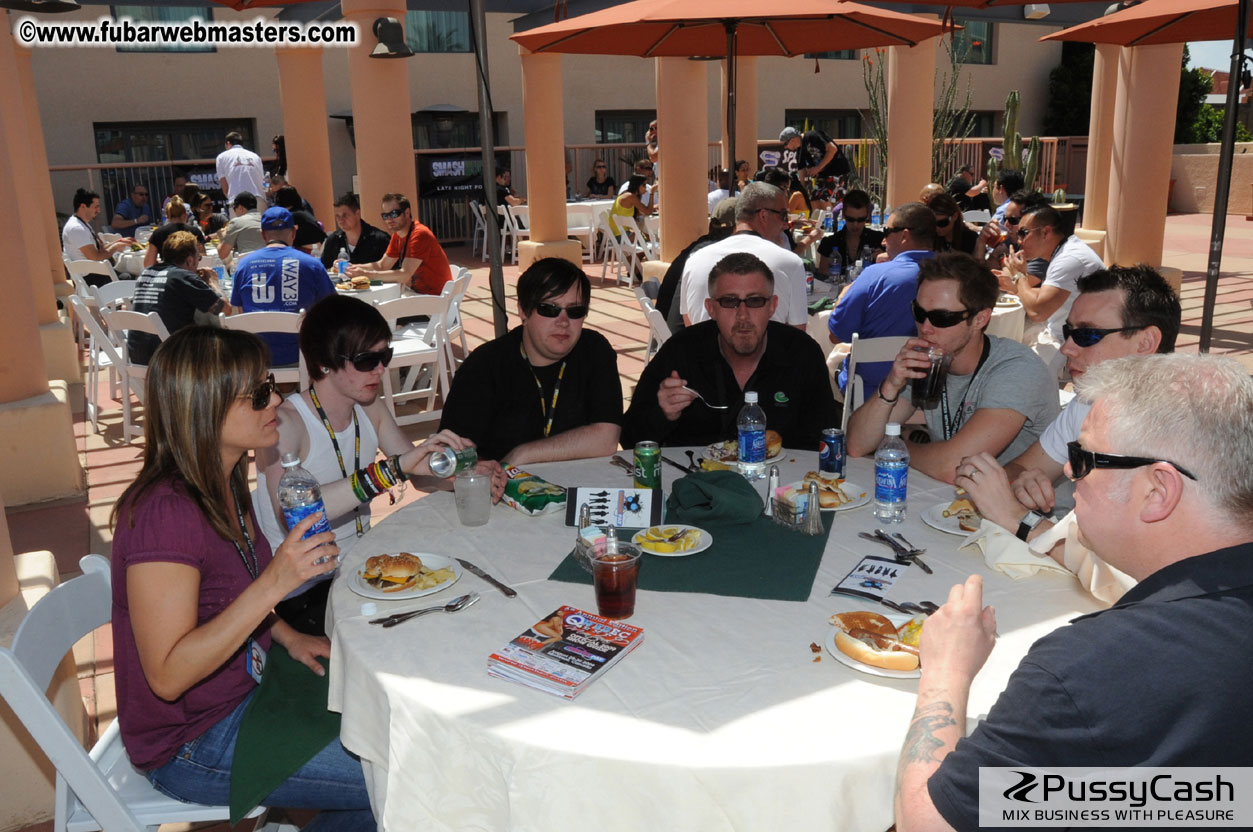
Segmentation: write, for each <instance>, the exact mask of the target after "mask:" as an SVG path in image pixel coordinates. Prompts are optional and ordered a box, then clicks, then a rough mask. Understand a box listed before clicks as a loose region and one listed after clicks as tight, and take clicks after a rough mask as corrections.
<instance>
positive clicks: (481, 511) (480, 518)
mask: <svg viewBox="0 0 1253 832" xmlns="http://www.w3.org/2000/svg"><path fill="white" fill-rule="evenodd" d="M453 492H454V496H455V497H456V500H457V519H458V520H460V521H461V525H463V526H482V525H483V524H484V523H486V522H487V518H488V517H489V516H490V515H491V512H492V475H491V474H490V473H489V472H488V471H485V470H482V469H480V468H478V467H477V466H475V467H473V468H467V469H466V470H464V471H462V472H461V473H459V474H457V476H456V478H455V479H454V480H453Z"/></svg>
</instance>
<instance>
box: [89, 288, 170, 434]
mask: <svg viewBox="0 0 1253 832" xmlns="http://www.w3.org/2000/svg"><path fill="white" fill-rule="evenodd" d="M100 315H101V316H102V317H103V318H104V325H105V329H106V331H107V332H108V333H109V337H110V338H112V339H113V345H114V347H115V348H116V351H117V352H118V353H119V354H120V357H121V363H120V365H119V366H118V371H119V373H120V374H121V376H122V395H121V399H122V438H123V439H125V440H126V441H127V442H129V441H130V440H131V436H142V435H143V433H144V432H143V429H142V428H140V427H139V426H138V425H136V424H134V415H133V412H132V408H131V395H130V394H131V393H134V394H135V398H136V399H138V400H139V403H140V404H143V403H144V385H145V384H146V383H147V380H148V365H146V364H136V363H134V362H133V361H131V357H130V347H129V346H128V345H127V343H126V336H127V334H129V333H131V332H146V333H148V334H149V335H155V336H156V337H157V338H158V339H159V340H161V341H164V340H165V339H166V338H169V337H170V333H169V331H168V330H167V329H166V328H165V322H164V321H162V320H161V316H160V315H158V314H157V313H156V312H148V313H147V314H144V313H141V312H132V311H131V310H129V309H111V308H109V307H107V306H101V307H100Z"/></svg>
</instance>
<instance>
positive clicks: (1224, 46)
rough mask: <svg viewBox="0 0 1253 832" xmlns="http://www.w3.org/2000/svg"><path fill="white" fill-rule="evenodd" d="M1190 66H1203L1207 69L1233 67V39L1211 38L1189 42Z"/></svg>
mask: <svg viewBox="0 0 1253 832" xmlns="http://www.w3.org/2000/svg"><path fill="white" fill-rule="evenodd" d="M1188 55H1189V57H1190V58H1191V60H1190V61H1189V63H1188V66H1189V68H1191V67H1198V66H1203V67H1205V68H1206V69H1221V70H1227V69H1230V68H1231V41H1229V40H1209V41H1204V42H1202V43H1189V44H1188Z"/></svg>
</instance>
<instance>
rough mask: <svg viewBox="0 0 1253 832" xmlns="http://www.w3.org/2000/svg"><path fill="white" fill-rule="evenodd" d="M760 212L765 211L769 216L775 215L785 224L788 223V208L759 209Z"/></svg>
mask: <svg viewBox="0 0 1253 832" xmlns="http://www.w3.org/2000/svg"><path fill="white" fill-rule="evenodd" d="M757 210H758V211H765V212H766V213H767V214H774V215H775V216H776V217H778V218H779V219H781V220H783V221H784V222H787V221H788V213H787V209H786V208H758V209H757Z"/></svg>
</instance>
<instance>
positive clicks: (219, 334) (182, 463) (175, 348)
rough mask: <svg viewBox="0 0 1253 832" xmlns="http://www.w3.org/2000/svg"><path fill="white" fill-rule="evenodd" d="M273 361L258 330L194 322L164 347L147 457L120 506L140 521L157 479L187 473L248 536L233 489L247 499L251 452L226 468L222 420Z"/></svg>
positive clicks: (221, 521) (211, 508) (151, 374)
mask: <svg viewBox="0 0 1253 832" xmlns="http://www.w3.org/2000/svg"><path fill="white" fill-rule="evenodd" d="M268 363H269V353H268V350H267V349H266V346H265V344H264V343H263V342H262V341H261V339H259V338H257V336H255V335H252V334H251V333H248V332H239V331H232V330H226V329H220V328H218V327H211V326H189V327H184V328H183V329H180V330H179V331H178V332H175V333H174V334H173V335H171V336H170V337H169V338H167V339H166V340H165V341H164V342H162V344H161V346H160V347H158V348H157V351H156V352H155V353H154V354H153V356H152V360H151V361H150V362H149V364H148V378H147V384H146V395H145V397H144V439H145V441H146V447H145V448H144V464H143V468H142V469H141V470H140V472H139V476H138V477H136V478H135V481H134V482H133V483H131V484H130V486H129V487H128V488H127V489H126V491H125V492H124V493H123V494H122V496H121V497H120V498H119V499H118V501H117V504H116V505H115V506H114V507H113V517H112V518H111V523H112V524H113V525H116V524H117V521H118V518H119V517H120V516H121V514H122V512H123V511H126V512H128V516H127V521H128V522H129V523H131V524H134V522H135V514H134V507H135V505H136V504H137V503H138V502H139V501H140V500H141V499H142V498H143V496H144V494H145V493H146V492H147V491H148V490H149V489H151V488H152V487H153V486H154V485H157V484H158V483H160V482H162V481H164V480H170V479H181V480H182V481H183V482H184V483H185V484H186V488H187V493H188V494H189V495H190V496H191V498H192V499H193V500H195V501H196V505H198V506H199V507H200V510H201V511H203V512H204V514H205V517H206V518H208V520H209V523H210V525H212V526H213V529H214V531H216V532H217V533H218V534H219V535H221V537H222V538H223V539H224V540H240V533H239V531H238V529H237V528H236V523H235V505H234V499H233V497H232V495H231V492H232V490H233V491H234V493H235V494H238V495H239V497H240V500H241V501H242V503H243V504H244V506H245V508H246V507H247V504H248V501H249V496H248V455H247V454H244V455H243V456H241V457H240V460H239V462H238V464H236V465H235V468H234V470H232V471H231V474H230V477H229V478H225V477H223V476H222V455H221V444H222V424H223V422H224V421H225V420H226V413H227V411H228V410H230V408H231V406H232V405H234V404H235V402H236V401H237V400H238V398H239V397H240V396H246V395H248V394H250V393H251V392H252V390H253V389H254V388H255V387H256V386H257V384H258V383H259V382H260V381H261V380H262V379H263V378H264V376H265V373H266V368H267V365H268Z"/></svg>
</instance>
